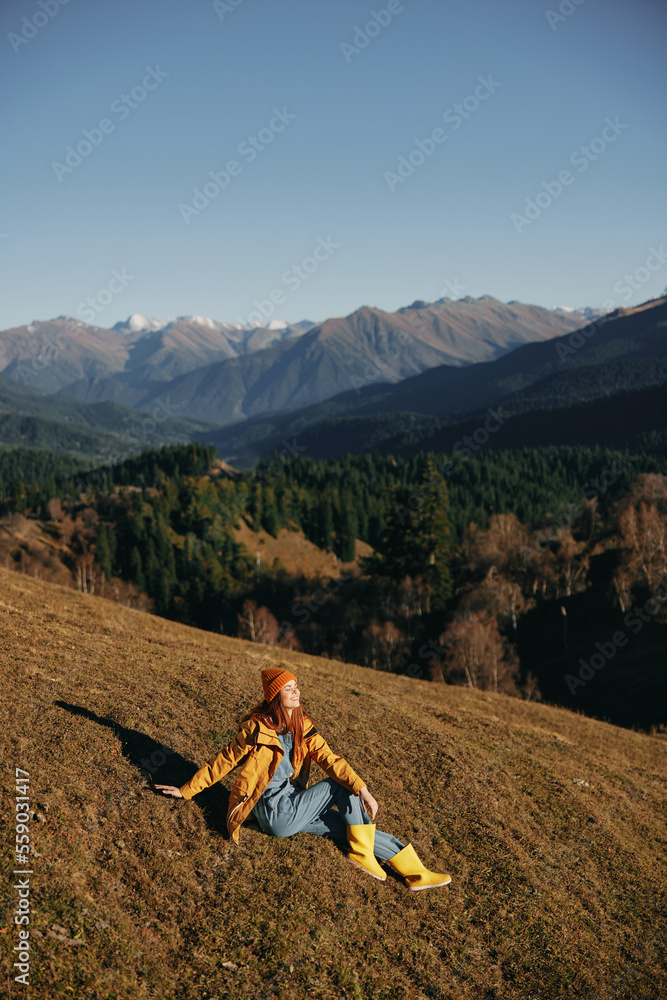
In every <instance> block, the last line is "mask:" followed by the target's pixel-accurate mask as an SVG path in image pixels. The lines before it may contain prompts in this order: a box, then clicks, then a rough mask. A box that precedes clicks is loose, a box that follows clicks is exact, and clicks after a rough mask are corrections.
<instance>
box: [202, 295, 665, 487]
mask: <svg viewBox="0 0 667 1000" xmlns="http://www.w3.org/2000/svg"><path fill="white" fill-rule="evenodd" d="M666 325H667V298H661V299H656V300H652V301H650V302H648V303H645V304H644V305H642V306H637V307H636V308H634V309H617V310H616V311H615V312H614V313H610V314H609V315H607V316H605V317H604V318H601V319H600V320H598V321H596V323H595V324H592V325H589V326H588V327H585V328H584V329H586V330H587V333H586V335H584V334H583V333H580V332H577V331H575V333H573V334H565V335H563V336H560V337H555V338H551V339H549V340H548V342H541V343H537V342H535V343H530V344H525V345H523V346H520V347H516V348H515V349H514V350H513V351H511V352H509V353H505V354H503V355H502V356H501V357H498V358H496V359H495V360H492V361H484V362H480V363H477V364H469V365H465V366H460V365H459V366H455V365H451V364H443V365H439V366H437V367H432V368H429V369H428V370H426V371H423V372H421V373H420V374H417V375H412V376H409V377H406V378H404V379H403V380H402V381H401V382H399V383H398V384H390V383H389V379H387V378H386V377H385V375H384V374H382V373H381V372H380V371H378V372H377V374H376V375H375V376H373V374H372V373H368V375H367V384H366V385H363V384H362V382H361V380H360V381H359V382H358V383H357V387H356V388H355V389H351V390H349V391H347V392H342V393H339V394H338V395H336V396H332V397H331V398H329V399H327V400H325V401H324V402H321V403H318V404H316V405H310V406H304V407H301V408H300V409H297V408H296V407H294V408H292V407H290V409H285V410H283V411H282V412H276V413H269V412H266V413H264V414H262V415H260V416H257V417H255V418H252V419H248V420H246V421H244V422H242V423H238V424H236V425H235V426H233V427H223V428H222V429H218V430H215V431H212V432H211V434H210V435H205V438H204V439H205V440H206V441H207V442H208V443H211V444H215V445H216V446H217V448H218V449H219V451H220V454H222V455H225V456H226V457H228V458H229V460H230V461H233V462H234V463H235V464H236V465H238V466H239V467H245V466H248V465H251V464H253V462H254V461H255V460H256V458H257V457H258V456H261V455H263V454H266V453H267V452H269V451H271V450H272V449H273V448H274V447H279V444H280V441H281V440H282V439H284V438H285V437H288V436H291V435H294V434H298V435H300V441H301V443H302V444H303V445H304V446H306V447H307V448H308V454H310V455H312V456H313V457H335V456H337V455H341V454H345V453H346V452H348V451H353V452H359V451H367V450H369V449H371V448H379V447H382V449H383V450H384V451H385V452H386V451H388V450H392V451H402V450H403V447H404V444H406V443H409V444H410V445H411V446H414V447H413V450H419V448H423V449H428V448H432V447H446V445H445V444H438V445H436V444H433V443H431V442H430V441H429V440H427V438H428V437H429V436H430V435H431V434H432V433H434V432H439V431H440V430H441V429H442V428H444V427H447V426H448V425H454V424H460V425H463V423H464V422H465V421H466V420H468V419H474V427H476V426H478V424H479V417H477V418H476V419H475V414H476V413H478V412H479V411H482V410H484V409H485V408H488V407H489V406H498V405H499V404H500V403H502V404H503V406H504V407H506V412H511V413H532V412H534V411H537V410H544V409H546V408H550V409H552V410H553V411H554V412H555V411H556V410H557V409H561V410H564V409H565V408H567V407H573V406H576V405H580V404H583V403H585V402H589V403H593V402H595V401H597V400H605V399H609V398H610V397H613V396H618V395H619V394H621V393H630V392H633V391H635V392H638V391H642V390H645V389H650V388H652V387H655V386H659V385H661V384H664V383H665V379H666V377H667V336H665V327H666ZM572 344H577V345H579V346H577V347H572V346H571V345H572ZM612 408H613V407H612ZM617 410H618V412H617V413H616V414H615V416H616V420H615V422H614V424H615V430H616V428H617V429H618V431H622V429H623V428H622V413H621V407H620V406H619V407H617ZM485 416H486V414H485V415H484V417H482V421H483V420H484V418H485ZM546 419H547V421H549V419H550V418H549V417H547V418H546ZM560 419H561V417H560V416H558V417H554V420H553V421H552V423H554V425H557V424H558V422H559V420H560ZM636 422H637V423H640V422H641V421H640V420H639V421H636ZM512 423H513V424H514V420H513V421H512ZM526 423H527V425H528V426H530V424H531V418H528V419H527V421H526ZM311 428H316V430H315V431H313V432H312V433H311V434H309V435H306V432H307V431H308V430H309V429H311ZM647 429H651V428H647ZM404 430H405V431H408V442H402V441H401V440H400V438H399V435H400V434H401V433H402V431H404ZM463 433H467V430H466V429H461V430H459V429H455V430H454V431H453V432H452V434H451V435H448V434H447V433H444V435H442V437H443V441H445V440H447V438H448V437H451V440H452V441H455V440H456V439H457V438H460V437H461V435H462V434H463ZM529 434H530V431H529ZM502 436H503V438H504V439H506V440H509V439H510V438H511V434H510V435H509V436H508V435H507V434H506V433H503V435H502ZM612 438H613V440H614V441H617V440H621V439H622V440H626V438H621V437H619V433H615V434H614V435H612V437H609V438H608V439H609V440H612ZM392 439H396V440H392ZM422 439H423V443H422ZM527 439H528V438H527V437H526V436H525V435H524V436H523V437H522V436H521V435H518V437H517V440H527ZM531 439H532V440H533V441H537V442H538V443H539V444H548V443H550V442H552V441H556V440H557V434H556V435H554V434H553V433H552V429H551V428H549V427H547V428H545V436H544V438H543V439H541V438H540V437H539V435H535V434H532V438H531ZM568 440H572V441H575V440H577V438H576V437H575V438H571V437H570V438H568ZM582 440H588V439H584V438H582ZM494 446H495V447H499V446H500V445H499V443H498V441H497V439H496V437H495V436H494ZM447 447H449V446H448V445H447Z"/></svg>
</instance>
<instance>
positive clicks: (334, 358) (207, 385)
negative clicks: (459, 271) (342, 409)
mask: <svg viewBox="0 0 667 1000" xmlns="http://www.w3.org/2000/svg"><path fill="white" fill-rule="evenodd" d="M579 325H580V324H579V320H577V319H576V318H573V317H569V316H565V315H562V314H558V313H555V312H553V311H550V310H548V309H543V308H542V307H540V306H532V305H522V304H520V303H515V304H514V305H512V306H510V305H507V304H505V303H503V302H500V301H498V300H497V299H494V298H492V297H491V296H482V297H480V299H470V298H466V299H462V300H459V301H457V302H452V301H450V300H447V301H444V302H441V303H432V304H424V305H423V306H422V305H421V304H420V306H419V307H418V308H415V307H408V308H406V309H404V310H401V311H399V312H397V313H387V312H384V311H382V310H381V309H375V308H371V307H369V306H363V307H362V308H361V309H358V310H356V311H355V312H353V313H351V314H350V315H349V316H346V317H334V318H331V319H328V320H325V321H324V323H320V324H318V325H317V326H315V327H313V328H312V329H310V330H308V331H306V332H305V333H302V334H301V335H300V336H292V337H286V338H284V339H281V340H280V341H279V342H278V343H274V344H272V345H271V346H269V347H264V348H263V349H258V350H251V351H249V352H248V353H247V354H237V355H236V356H233V357H231V356H226V357H224V358H221V359H220V360H217V361H213V362H212V363H205V364H202V365H199V366H197V365H196V364H195V360H196V359H195V357H194V355H195V353H196V351H195V346H198V345H199V344H200V343H201V341H202V339H204V340H205V338H206V337H208V336H210V330H202V328H201V327H199V328H197V330H196V338H195V332H194V331H192V330H189V329H185V330H183V328H181V330H180V334H181V336H185V341H186V343H187V344H188V347H189V348H190V350H191V352H192V355H193V356H192V357H189V358H187V359H186V362H185V363H184V362H183V355H184V353H185V352H184V348H183V345H182V341H181V340H179V345H180V350H179V351H177V350H176V347H175V346H174V344H173V342H172V340H171V339H170V338H172V336H173V331H174V330H175V329H176V328H172V329H171V330H166V331H162V332H160V333H159V334H158V335H157V336H158V337H159V338H161V339H159V340H155V337H156V334H153V335H152V336H151V337H148V338H144V339H142V340H139V341H138V343H137V347H136V349H135V353H134V355H133V359H132V363H131V364H130V363H127V364H126V365H125V369H124V370H122V371H118V370H117V371H116V372H110V373H109V374H108V375H106V376H105V375H103V374H102V372H94V373H93V372H85V373H84V374H83V375H82V377H81V378H80V379H78V380H72V381H71V382H69V383H68V384H66V385H63V386H62V388H61V389H60V390H56V391H61V392H63V393H65V394H67V395H69V396H73V397H74V398H76V399H79V400H82V401H85V402H102V401H105V400H109V399H112V400H114V401H116V402H119V403H123V404H124V405H128V406H133V407H135V408H138V409H142V410H143V409H150V408H151V406H152V405H153V402H154V399H155V397H156V396H158V395H162V396H163V395H164V394H165V393H168V394H169V398H170V401H171V404H172V405H173V406H178V413H179V416H181V417H188V418H190V419H206V420H209V421H213V422H215V423H218V424H232V423H235V422H238V421H241V420H243V419H245V418H247V417H249V416H253V415H257V414H261V413H265V412H269V411H274V410H279V409H282V408H285V407H293V406H307V405H309V404H312V403H319V402H321V401H323V400H326V399H328V398H330V397H332V396H334V395H336V394H338V393H340V392H344V391H345V390H347V389H350V388H358V387H359V386H364V385H367V384H369V383H372V382H375V381H378V380H382V381H387V382H400V381H401V380H403V379H405V378H409V377H410V376H414V375H418V374H421V373H423V372H425V371H427V370H429V369H431V368H434V367H436V366H438V365H442V364H448V365H452V366H455V367H460V366H467V365H470V364H472V363H474V362H476V361H480V360H492V359H494V358H497V357H499V356H502V355H504V354H506V353H508V352H510V351H512V350H513V349H514V348H516V347H518V346H520V345H522V344H526V343H532V342H535V341H544V340H550V339H552V338H554V337H557V336H559V335H561V334H562V333H564V332H569V331H573V330H575V329H577V327H578V326H579ZM274 335H275V334H274ZM153 344H154V345H155V346H152V345H153ZM250 346H251V347H252V346H253V345H252V344H251V345H250ZM142 352H143V353H142ZM144 354H145V357H144ZM179 369H180V370H179Z"/></svg>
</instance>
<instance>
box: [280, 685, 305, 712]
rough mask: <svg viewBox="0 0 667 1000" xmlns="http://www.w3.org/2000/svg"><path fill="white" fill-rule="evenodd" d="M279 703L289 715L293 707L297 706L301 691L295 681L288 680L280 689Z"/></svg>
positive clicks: (299, 701) (299, 702)
mask: <svg viewBox="0 0 667 1000" xmlns="http://www.w3.org/2000/svg"><path fill="white" fill-rule="evenodd" d="M280 704H281V705H282V706H283V708H284V709H285V711H286V712H287V714H288V715H291V713H292V709H293V708H298V707H299V705H300V704H301V692H300V691H299V686H298V684H297V682H296V681H288V683H287V684H285V686H284V687H282V688H281V689H280Z"/></svg>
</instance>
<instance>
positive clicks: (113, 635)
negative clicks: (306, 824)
mask: <svg viewBox="0 0 667 1000" xmlns="http://www.w3.org/2000/svg"><path fill="white" fill-rule="evenodd" d="M0 623H1V626H0V627H1V629H2V650H3V654H2V655H3V661H2V662H3V675H4V679H5V685H4V698H3V701H2V715H1V717H0V725H1V728H2V747H3V760H4V761H5V762H6V763H5V767H4V768H3V783H4V787H3V802H4V809H5V811H4V813H3V815H4V816H6V817H7V816H9V815H10V814H13V773H14V772H13V768H14V767H15V766H18V767H23V768H26V769H28V770H29V771H30V775H31V783H32V802H31V806H32V808H33V809H35V810H40V811H41V813H42V814H43V821H39V820H37V819H35V820H33V821H32V822H31V831H32V832H31V835H32V842H33V845H34V848H35V850H36V852H37V853H36V854H35V855H34V857H33V859H32V865H33V870H34V875H33V876H32V880H31V881H32V887H33V896H32V906H33V909H32V916H33V922H32V923H31V931H32V932H33V934H35V932H37V935H40V934H41V935H42V936H41V937H40V936H36V937H34V938H33V942H34V943H35V945H36V948H35V957H34V961H33V966H32V974H31V983H32V986H33V989H32V995H34V996H39V997H40V998H51V997H59V996H67V997H76V998H85V1000H103V998H104V1000H112V998H113V1000H130V998H132V1000H134V998H148V997H150V998H155V1000H169V998H197V1000H204V998H213V997H216V998H218V1000H223V998H230V1000H231V998H233V1000H242V998H250V997H253V998H254V997H257V998H267V997H284V998H288V997H289V998H295V1000H298V998H302V997H303V998H306V997H313V998H318V1000H339V998H341V997H350V998H356V1000H362V998H364V1000H365V998H373V1000H396V998H411V1000H412V998H415V1000H417V998H425V997H428V998H452V1000H490V998H498V1000H509V998H522V1000H523V998H525V1000H551V998H561V997H562V998H565V997H568V998H569V997H577V998H578V997H582V998H587V1000H606V998H609V1000H611V998H614V1000H616V998H618V1000H621V998H630V997H632V998H633V1000H642V998H643V1000H657V998H658V997H660V996H665V995H667V976H666V974H665V972H664V962H663V961H662V956H663V955H664V945H665V943H666V941H667V935H666V931H665V924H664V883H665V859H664V842H665V821H664V814H663V813H662V811H661V810H662V809H663V808H664V798H665V742H664V737H661V736H648V735H644V734H641V733H636V732H632V731H628V730H625V729H618V728H615V727H613V726H610V725H608V724H605V723H601V722H597V721H595V720H592V719H588V718H585V717H584V716H579V715H575V714H572V713H569V712H567V711H565V710H563V709H558V708H553V707H551V706H548V705H540V704H533V703H528V702H521V701H518V700H516V699H513V698H509V697H505V696H503V695H492V694H485V693H479V692H473V691H468V690H466V689H463V688H454V687H448V686H444V685H431V684H429V683H427V682H425V681H413V680H410V679H408V678H404V677H396V676H393V675H387V674H382V673H377V672H375V671H372V670H366V669H363V668H361V667H354V666H351V665H344V664H340V663H337V662H335V661H329V660H323V659H318V658H315V657H310V656H306V655H304V654H299V653H286V652H284V651H281V650H277V649H272V648H269V647H262V646H257V645H253V644H251V643H247V642H244V641H242V640H238V639H232V638H228V637H226V636H220V635H214V634H212V633H208V632H203V631H197V630H196V629H191V628H187V627H185V626H182V625H177V624H174V623H171V622H167V621H163V620H161V619H159V618H155V617H151V616H149V615H146V614H144V613H142V612H138V611H133V610H130V609H128V608H124V607H122V606H120V605H118V604H114V603H111V602H109V601H105V600H103V599H100V598H97V597H90V596H86V595H83V594H79V593H76V592H74V591H72V590H68V589H65V588H61V587H56V586H53V585H49V584H44V583H41V582H39V581H37V580H32V579H30V578H29V577H24V576H21V575H19V574H16V573H12V572H6V571H4V570H0ZM279 660H288V661H289V663H290V664H291V667H292V669H293V670H294V672H295V673H296V674H297V675H298V677H299V680H300V684H301V688H302V695H303V699H304V705H305V707H306V709H307V711H308V712H309V714H310V715H311V717H312V718H313V720H314V721H315V724H316V726H317V727H318V729H319V730H320V731H321V732H322V733H323V734H324V735H325V737H326V738H327V740H328V742H329V743H330V745H331V746H332V748H333V749H335V750H336V751H338V752H339V753H342V754H343V755H344V756H345V757H346V758H347V760H348V761H349V762H350V764H351V765H352V766H353V767H354V768H355V769H356V770H357V771H358V772H359V773H360V774H361V775H362V776H363V777H364V778H365V779H366V780H367V781H368V783H369V787H370V788H371V791H372V792H373V794H374V795H375V796H376V798H377V799H378V800H379V802H380V813H379V816H378V825H379V826H380V828H382V829H386V830H389V831H391V832H392V833H395V834H396V836H398V837H399V838H401V839H402V840H403V841H404V842H407V841H408V840H411V841H412V842H413V844H414V846H415V848H416V850H417V852H418V854H419V855H420V856H421V857H422V859H423V860H424V862H425V863H426V864H427V865H429V866H431V867H432V868H434V869H435V870H440V871H442V870H447V871H450V872H451V873H452V875H453V881H452V883H451V886H450V887H449V888H447V889H436V890H432V891H429V892H421V893H410V892H408V891H407V890H406V889H405V887H404V886H403V884H402V882H401V881H399V880H397V879H395V878H393V877H392V876H391V875H390V876H389V877H388V879H387V881H386V882H385V883H379V882H376V881H375V880H373V879H371V878H370V877H368V876H367V875H365V874H364V873H363V872H361V871H359V870H358V869H356V868H354V867H353V866H352V865H351V864H350V863H349V862H348V861H347V860H346V859H345V857H344V856H343V855H342V853H341V852H340V851H339V850H338V849H337V848H336V847H335V846H334V845H333V844H332V843H330V842H328V841H326V840H324V839H322V838H318V837H313V836H309V835H307V834H301V835H298V836H297V837H295V838H294V839H292V840H277V839H272V838H269V837H266V836H265V835H264V834H262V833H261V832H259V830H256V829H250V828H247V827H244V828H243V829H242V830H241V845H240V847H238V848H237V847H236V846H235V845H234V844H233V843H231V842H230V841H229V840H227V839H226V838H225V836H224V829H225V823H224V818H225V811H226V810H225V802H226V788H227V789H228V788H229V787H230V785H231V782H232V780H233V775H230V776H228V778H227V779H225V781H224V782H223V783H221V784H220V785H217V786H215V787H214V788H213V789H210V790H208V791H207V792H205V793H202V795H200V796H197V797H196V798H195V799H193V800H192V801H190V802H184V801H181V800H171V799H166V798H163V797H159V796H157V795H155V794H153V793H152V792H151V791H150V790H149V788H148V786H147V783H146V780H145V779H144V778H143V777H142V775H141V773H140V768H141V759H142V758H146V757H150V754H151V753H153V752H155V751H157V750H158V745H159V744H160V743H161V744H164V745H166V746H167V747H168V748H169V750H170V751H171V752H170V753H169V754H168V756H167V758H166V762H165V763H164V765H163V766H162V768H161V770H160V772H159V777H158V780H161V781H164V782H167V783H174V784H181V783H182V782H183V781H185V780H186V779H187V778H188V777H189V776H190V775H191V774H192V773H193V772H194V770H195V769H196V767H198V766H199V765H200V764H201V763H203V762H204V761H205V760H206V759H208V758H209V757H211V756H212V755H213V754H214V753H215V752H216V750H217V749H219V748H220V747H221V746H222V745H223V744H224V743H226V742H227V741H228V740H229V739H231V738H232V737H233V735H234V733H235V730H236V720H237V719H238V716H239V714H240V713H241V712H242V711H243V710H245V709H246V707H248V706H249V705H250V704H251V703H252V702H254V701H255V700H256V699H257V698H258V696H259V694H260V686H259V675H258V671H259V669H260V668H261V667H262V666H263V665H264V664H265V663H266V662H267V661H276V662H277V661H279ZM581 782H585V783H584V784H582V783H581ZM223 785H225V786H226V788H223V787H222V786H223ZM4 827H5V836H4V837H3V846H4V861H5V877H4V878H5V880H4V886H5V891H4V892H3V914H2V917H3V923H2V930H3V932H4V933H3V934H2V935H0V940H1V941H2V954H3V961H4V962H5V980H4V982H5V983H6V987H5V988H6V995H7V996H11V997H20V996H25V995H27V993H26V991H25V988H24V987H23V986H20V985H18V984H15V983H14V982H13V978H12V977H13V972H12V971H11V964H10V963H11V962H12V961H13V959H12V958H10V955H11V948H12V946H13V944H14V942H15V937H14V931H13V925H12V913H13V909H14V905H15V902H14V899H13V896H14V893H13V891H12V890H11V888H10V887H11V884H12V880H13V876H12V875H11V871H12V869H13V867H14V864H13V856H12V855H10V854H9V851H10V847H11V841H12V840H13V833H12V830H11V826H9V825H8V824H5V825H4ZM53 925H56V926H57V927H59V928H61V930H57V931H53V930H52V927H53ZM63 930H64V933H63ZM54 935H55V936H54ZM72 940H74V941H83V942H84V943H83V944H72V943H70V942H71V941H72ZM225 963H232V964H231V965H229V964H227V965H225Z"/></svg>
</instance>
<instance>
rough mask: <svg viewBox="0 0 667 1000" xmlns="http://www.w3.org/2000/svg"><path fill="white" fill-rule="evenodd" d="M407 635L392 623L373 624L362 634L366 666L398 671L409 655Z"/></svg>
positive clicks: (362, 647) (362, 649)
mask: <svg viewBox="0 0 667 1000" xmlns="http://www.w3.org/2000/svg"><path fill="white" fill-rule="evenodd" d="M408 651H409V648H408V642H407V640H406V637H405V635H404V634H403V632H401V630H400V629H399V628H398V627H397V626H396V625H395V624H394V622H392V621H386V622H383V623H382V624H380V623H379V622H377V621H373V622H371V624H370V625H368V626H367V627H366V628H365V629H364V630H363V632H362V633H361V652H362V656H363V659H364V663H365V664H366V666H369V667H373V669H374V670H389V671H393V670H396V668H397V667H398V666H400V664H401V663H403V662H404V661H405V658H406V656H407V654H408Z"/></svg>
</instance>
